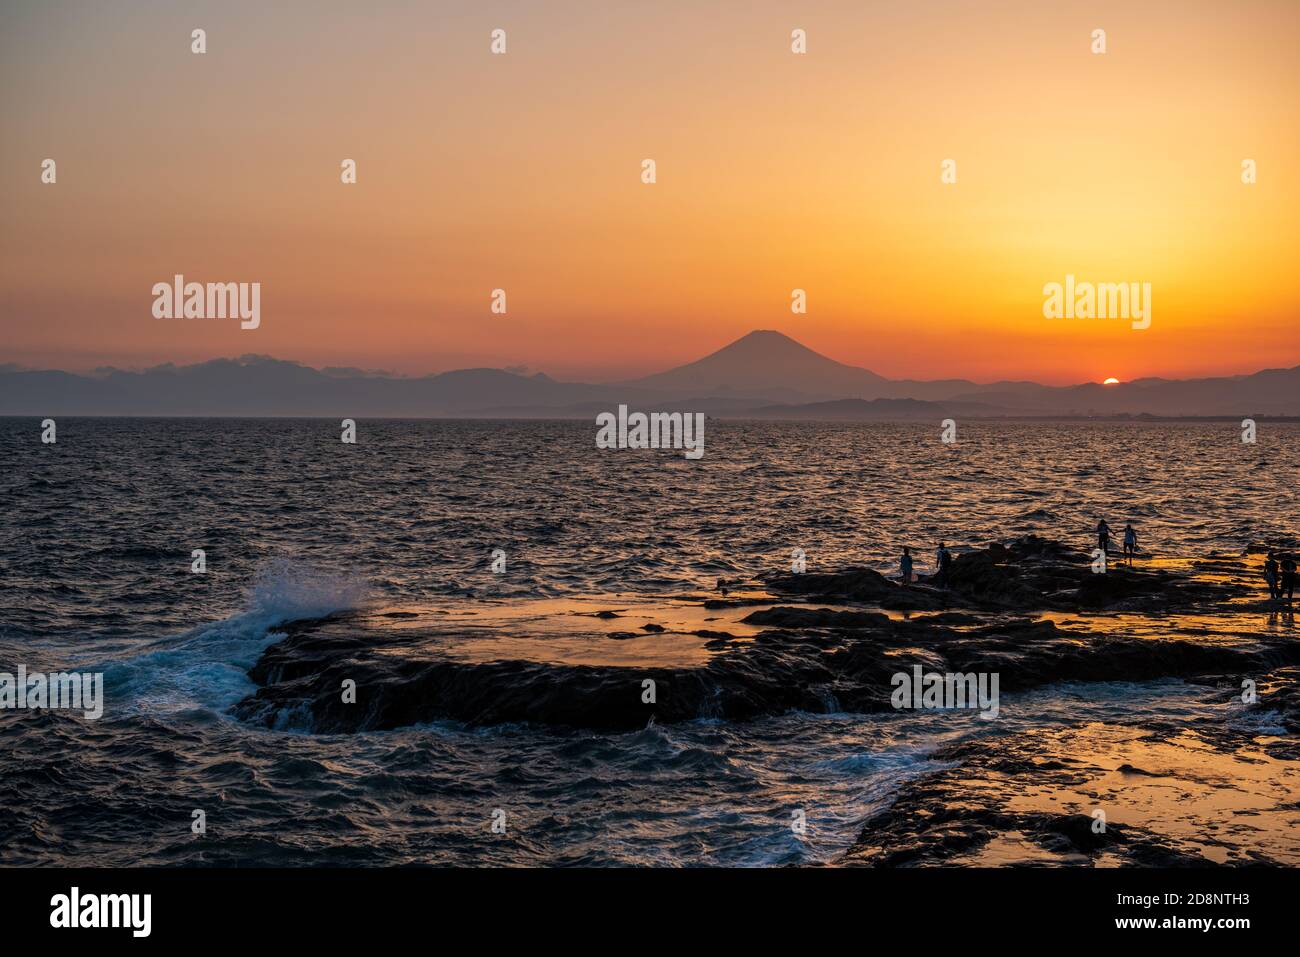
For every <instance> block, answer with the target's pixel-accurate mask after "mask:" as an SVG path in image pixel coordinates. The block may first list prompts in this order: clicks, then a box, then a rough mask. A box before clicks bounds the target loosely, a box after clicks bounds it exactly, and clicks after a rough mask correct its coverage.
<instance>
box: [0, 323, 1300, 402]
mask: <svg viewBox="0 0 1300 957" xmlns="http://www.w3.org/2000/svg"><path fill="white" fill-rule="evenodd" d="M620 403H624V404H627V405H628V406H631V407H633V408H634V409H641V410H644V411H673V410H681V411H690V412H704V413H706V414H708V415H713V416H718V417H732V418H769V419H840V420H842V419H884V420H906V419H926V420H932V419H934V418H936V417H938V418H943V417H946V416H962V417H965V418H972V417H1018V416H1113V415H1140V416H1159V417H1170V416H1243V417H1245V416H1295V415H1300V366H1294V367H1292V368H1289V369H1267V370H1265V371H1263V372H1256V373H1254V374H1253V375H1238V376H1225V377H1220V378H1208V379H1137V380H1135V381H1133V382H1125V383H1120V384H1118V385H1110V386H1102V385H1098V384H1095V383H1084V384H1082V385H1074V386H1045V385H1039V384H1038V383H1034V382H993V383H987V384H983V385H981V384H978V383H975V382H969V381H967V380H965V379H946V380H940V381H929V382H922V381H911V380H900V379H886V378H884V377H883V376H880V375H877V374H876V373H874V372H871V371H870V370H868V369H861V368H858V367H856V366H850V365H845V364H843V363H841V362H836V361H835V360H833V359H829V358H827V357H826V356H823V355H821V354H819V353H817V352H814V351H813V350H811V349H809V348H807V347H806V346H804V345H801V344H800V343H798V342H796V341H794V340H793V339H791V338H790V337H789V336H786V335H782V334H781V333H779V332H771V331H755V332H751V333H749V334H748V335H746V336H743V337H741V338H740V339H737V340H736V341H735V342H733V343H731V344H730V345H728V346H726V347H724V348H722V349H719V350H718V351H717V352H714V353H712V354H710V355H707V356H705V357H704V358H702V359H699V360H697V361H695V362H691V363H688V364H687V365H683V366H678V367H677V368H675V369H669V370H668V371H666V372H660V373H658V374H656V375H651V376H646V377H645V378H641V379H636V380H633V381H631V382H624V383H614V384H605V385H593V384H585V383H577V382H558V381H556V380H554V379H552V378H550V377H548V376H546V375H542V374H540V373H539V374H537V375H532V376H526V375H518V374H515V373H513V372H507V371H504V370H501V369H461V370H458V371H455V372H444V373H440V374H438V375H428V376H418V377H400V376H390V375H386V374H383V373H373V372H365V371H362V370H359V369H313V368H310V367H308V366H304V365H301V364H299V363H296V362H288V361H285V360H281V359H272V358H269V357H266V356H244V357H242V358H239V359H214V360H212V361H210V362H202V363H198V364H196V365H190V366H174V365H170V364H169V365H163V366H157V367H154V368H152V369H148V370H145V371H143V372H125V371H122V370H119V369H107V370H101V371H99V372H96V373H94V374H90V375H74V374H72V373H68V372H57V371H37V370H28V369H19V368H16V367H13V366H0V415H39V416H47V415H141V416H143V415H194V416H226V415H229V416H329V417H335V416H337V417H340V418H343V417H353V418H355V417H359V416H369V417H381V416H385V417H412V418H419V417H464V418H493V417H496V418H515V417H521V418H587V417H589V416H594V415H595V414H596V413H597V412H603V411H608V410H613V409H614V408H615V407H616V406H617V405H619V404H620Z"/></svg>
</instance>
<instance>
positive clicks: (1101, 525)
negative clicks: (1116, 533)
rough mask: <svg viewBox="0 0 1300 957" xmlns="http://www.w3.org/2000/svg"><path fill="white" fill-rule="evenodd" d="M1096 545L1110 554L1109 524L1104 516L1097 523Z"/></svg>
mask: <svg viewBox="0 0 1300 957" xmlns="http://www.w3.org/2000/svg"><path fill="white" fill-rule="evenodd" d="M1097 547H1098V548H1100V549H1101V550H1102V551H1103V552H1105V553H1106V554H1107V555H1109V554H1110V526H1109V525H1107V524H1106V520H1105V519H1104V518H1103V519H1102V520H1101V521H1100V522H1098V523H1097Z"/></svg>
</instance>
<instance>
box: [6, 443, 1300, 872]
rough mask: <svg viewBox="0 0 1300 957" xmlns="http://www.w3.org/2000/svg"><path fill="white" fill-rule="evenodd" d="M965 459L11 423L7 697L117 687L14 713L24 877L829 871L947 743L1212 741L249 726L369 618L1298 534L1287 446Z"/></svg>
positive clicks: (15, 798) (9, 773)
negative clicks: (1003, 548)
mask: <svg viewBox="0 0 1300 957" xmlns="http://www.w3.org/2000/svg"><path fill="white" fill-rule="evenodd" d="M959 428H960V431H959V435H958V441H957V443H956V444H955V445H945V444H943V443H942V442H941V441H940V437H939V429H938V427H937V425H935V426H929V425H924V426H922V425H885V424H860V423H845V424H815V423H811V424H810V423H745V422H719V421H713V420H710V421H709V422H708V423H707V431H706V436H705V448H706V452H705V455H704V457H703V458H702V459H701V460H699V461H689V460H687V459H685V458H684V457H683V455H682V454H681V453H680V452H672V451H637V450H598V449H596V448H595V446H594V434H595V427H594V424H592V423H587V422H489V421H395V420H382V421H370V420H362V421H360V422H359V423H358V435H357V443H356V444H355V445H346V444H343V443H342V442H340V428H339V423H338V422H337V421H325V420H286V419H277V420H271V419H268V420H221V419H218V420H214V419H161V418H159V419H93V418H60V419H59V420H58V433H57V442H56V443H55V444H52V445H47V444H42V442H41V440H40V434H41V428H40V422H39V420H37V419H16V418H11V419H0V671H8V672H13V671H15V670H16V669H17V667H18V665H19V664H20V663H21V664H24V665H25V666H26V667H27V669H28V670H29V671H35V670H57V669H73V668H75V669H77V670H81V671H102V672H103V673H104V675H105V696H106V704H105V713H104V716H103V718H102V719H100V720H98V721H86V720H84V719H81V718H74V717H70V716H69V715H67V714H64V713H53V712H31V711H0V864H37V863H58V864H87V865H96V864H100V865H125V864H240V865H327V864H329V865H352V864H356V865H386V864H455V865H489V864H491V865H561V864H588V865H607V864H656V865H674V866H676V865H686V866H689V865H742V866H752V865H784V864H800V863H833V862H834V861H835V860H836V858H837V857H838V856H839V855H840V854H842V853H843V852H844V850H845V849H846V848H847V847H848V846H849V845H850V844H851V843H852V842H853V840H854V839H855V838H856V836H857V834H858V832H859V831H860V829H861V827H862V822H863V821H864V820H866V819H867V818H868V817H869V816H870V815H871V814H872V812H873V811H875V810H877V809H879V808H880V807H882V806H884V805H885V804H887V803H888V802H889V801H890V800H891V799H892V798H893V796H894V795H896V794H897V793H899V790H900V789H903V788H906V787H907V785H908V782H909V781H910V780H912V779H914V778H915V777H916V776H917V775H922V774H927V773H931V772H933V771H934V770H935V762H933V761H931V760H930V759H929V756H930V755H932V754H933V753H934V752H935V751H936V749H937V748H939V747H940V746H942V745H944V744H946V743H950V742H951V741H953V740H954V739H955V738H961V737H966V736H969V737H981V736H996V735H1001V734H1020V733H1024V732H1025V731H1026V730H1032V729H1037V728H1041V729H1059V728H1068V727H1071V726H1077V725H1079V724H1081V723H1083V724H1086V723H1111V724H1123V723H1124V722H1126V721H1131V720H1134V719H1135V716H1137V715H1140V716H1141V720H1143V721H1146V722H1148V723H1149V722H1151V721H1153V720H1155V721H1161V722H1167V723H1169V724H1171V725H1172V726H1179V725H1181V724H1187V725H1192V724H1194V723H1196V722H1203V721H1207V720H1215V719H1216V717H1215V716H1216V715H1218V717H1219V718H1222V717H1223V715H1222V709H1223V706H1222V704H1221V703H1219V702H1216V701H1214V700H1212V699H1211V698H1210V697H1207V695H1206V692H1205V689H1204V688H1201V687H1194V686H1190V685H1187V684H1184V683H1182V682H1178V681H1160V682H1149V683H1144V684H1094V685H1071V686H1052V687H1048V688H1045V689H1039V690H1037V691H1034V692H1032V693H1026V694H1023V695H1004V696H1003V701H1002V706H1001V710H1002V717H1001V719H1000V720H998V721H996V722H983V721H979V720H978V719H976V718H975V717H974V716H973V715H970V716H969V718H968V717H967V716H963V715H954V714H952V713H949V712H899V713H890V714H873V715H855V714H843V713H827V714H808V713H792V714H787V715H781V716H777V717H771V718H767V719H763V720H758V721H752V722H727V721H721V720H716V719H709V720H704V719H702V720H699V721H693V722H687V723H684V724H676V725H652V726H650V727H647V728H645V729H644V730H641V731H638V732H635V733H626V734H606V733H595V732H591V731H575V730H559V729H554V728H545V727H529V726H517V725H515V726H497V727H479V728H467V727H464V726H460V725H457V724H454V723H439V724H432V725H421V726H416V727H408V728H403V729H399V730H394V731H384V732H367V733H361V734H351V735H316V734H312V733H309V732H304V731H300V730H289V731H272V730H268V729H266V728H261V727H252V726H249V725H246V724H243V723H241V722H239V721H237V720H236V719H234V718H232V717H231V716H229V715H228V713H227V710H228V709H229V708H230V707H231V706H232V705H233V704H234V703H235V702H237V701H239V700H240V699H241V698H243V697H244V696H246V695H248V694H250V693H252V692H253V691H255V690H256V686H255V685H254V684H253V683H252V682H251V681H250V680H249V678H248V677H247V675H246V673H245V672H246V670H247V668H248V667H250V666H251V665H252V664H253V663H254V662H255V661H256V660H257V658H258V656H259V654H260V653H261V651H262V650H263V649H265V648H266V647H267V646H268V645H270V644H272V643H273V642H274V641H275V640H276V638H277V632H276V628H277V626H279V625H282V624H283V623H285V622H287V621H290V620H295V619H303V618H312V617H319V616H324V615H327V614H330V613H335V612H340V611H347V610H350V609H373V608H383V607H388V606H392V607H406V606H437V607H442V608H450V609H454V608H456V607H457V606H458V605H459V604H463V603H473V602H483V601H492V602H498V603H501V602H505V603H506V604H509V603H510V602H511V601H512V600H515V599H534V600H540V599H574V600H578V599H581V600H584V601H587V600H592V599H596V600H599V599H600V598H601V597H602V596H624V597H626V596H635V597H637V598H639V599H647V600H654V599H656V598H658V597H662V598H665V599H667V598H668V597H670V596H675V595H681V594H684V593H689V592H700V591H707V590H711V589H712V588H713V587H714V583H715V582H716V581H717V580H718V579H719V578H727V579H731V578H749V577H752V576H755V575H758V574H762V573H765V572H773V571H778V570H782V569H788V568H789V565H790V560H791V558H790V556H791V552H792V550H793V549H795V548H801V549H803V551H804V553H805V554H806V556H807V563H808V570H809V571H823V570H832V569H836V568H840V567H843V566H846V565H850V564H869V565H873V566H874V567H876V568H878V569H880V570H881V571H888V572H891V573H892V572H894V571H895V570H896V568H897V556H898V554H899V552H900V550H901V548H902V546H904V545H910V546H912V548H913V549H914V550H915V551H916V552H917V553H918V571H923V572H924V571H928V570H929V569H928V562H929V560H930V556H932V554H933V550H934V547H935V546H936V545H937V544H938V542H939V541H941V540H942V541H945V542H947V543H948V545H949V546H950V547H953V548H955V549H957V550H959V551H960V550H961V549H963V548H973V547H977V546H983V545H986V544H988V543H989V542H991V541H997V540H1005V539H1007V538H1010V537H1013V536H1016V535H1020V534H1023V533H1026V532H1035V533H1037V534H1040V535H1043V536H1046V537H1049V538H1054V539H1058V540H1061V541H1066V542H1071V543H1077V544H1091V541H1092V537H1093V533H1092V529H1093V528H1094V526H1095V525H1096V522H1097V519H1098V518H1099V517H1105V518H1106V519H1107V520H1108V521H1109V523H1110V525H1111V526H1112V528H1113V529H1115V530H1116V532H1117V533H1118V530H1119V529H1121V528H1123V526H1124V525H1125V523H1127V522H1132V523H1133V524H1134V525H1135V526H1136V527H1137V529H1138V531H1139V534H1140V536H1141V543H1142V547H1143V548H1144V549H1145V550H1147V551H1149V552H1151V553H1152V554H1153V555H1156V556H1182V557H1187V556H1206V555H1210V554H1214V553H1218V554H1231V555H1240V554H1242V552H1243V550H1244V549H1245V548H1246V547H1247V546H1248V545H1250V544H1251V543H1255V542H1260V541H1264V540H1267V539H1270V538H1278V537H1285V536H1294V535H1295V533H1296V499H1295V481H1296V476H1297V475H1298V474H1300V428H1297V427H1296V426H1295V425H1275V424H1270V423H1262V424H1261V426H1260V429H1259V439H1258V442H1257V443H1256V444H1254V445H1248V444H1243V443H1242V442H1241V440H1240V430H1239V428H1238V426H1237V425H1236V424H1235V423H1231V422H1224V423H1199V424H1176V425H1175V424H1156V423H1149V424H1136V423H1135V424H1113V423H1106V424H1091V423H1055V424H1053V423H1043V424H1038V423H1033V424H1030V423H1026V424H1019V423H999V424H978V423H963V424H961V425H960V426H959ZM194 549H203V550H204V551H205V553H206V562H207V571H206V573H203V574H195V573H193V572H191V560H192V559H191V552H192V550H194ZM494 549H502V550H504V552H505V555H506V558H507V572H506V573H505V574H504V575H494V574H493V573H492V571H491V568H490V565H491V562H492V553H493V550H494ZM1262 626H1263V622H1262V621H1261V627H1262ZM195 809H199V810H203V811H204V814H205V816H206V833H205V834H203V835H202V836H201V837H200V836H197V835H195V834H193V833H192V832H191V820H192V813H193V811H194V810H195ZM498 809H503V810H504V811H505V813H506V819H507V821H508V826H507V829H506V833H504V834H498V833H493V831H492V829H491V826H490V825H491V823H492V817H493V813H494V811H496V810H498ZM795 811H803V812H804V813H805V814H806V818H807V821H808V827H807V830H806V833H803V834H799V833H796V832H795V830H794V829H792V828H791V827H790V821H791V816H792V814H793V813H794V812H795Z"/></svg>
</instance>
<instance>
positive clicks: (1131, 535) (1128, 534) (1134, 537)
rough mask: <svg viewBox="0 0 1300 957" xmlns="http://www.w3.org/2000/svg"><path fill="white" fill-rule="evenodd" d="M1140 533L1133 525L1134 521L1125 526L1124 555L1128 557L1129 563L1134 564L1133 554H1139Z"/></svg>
mask: <svg viewBox="0 0 1300 957" xmlns="http://www.w3.org/2000/svg"><path fill="white" fill-rule="evenodd" d="M1137 547H1138V533H1137V529H1135V528H1134V527H1133V523H1132V522H1130V523H1129V524H1127V525H1125V526H1124V557H1125V558H1126V559H1128V562H1129V564H1130V565H1131V564H1133V556H1134V555H1135V554H1137Z"/></svg>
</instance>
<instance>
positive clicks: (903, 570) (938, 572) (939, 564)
mask: <svg viewBox="0 0 1300 957" xmlns="http://www.w3.org/2000/svg"><path fill="white" fill-rule="evenodd" d="M912 567H913V562H912V550H911V549H910V548H908V547H907V546H906V545H904V546H903V557H902V558H900V559H899V560H898V577H899V579H900V580H901V581H902V582H903V584H907V583H908V582H910V581H911V580H912ZM951 567H952V552H950V551H948V546H947V545H945V544H944V543H943V542H940V543H939V547H938V548H937V549H935V553H934V568H935V572H934V576H933V577H932V578H931V582H932V583H933V584H935V585H937V586H938V587H940V588H947V587H948V570H949V568H951Z"/></svg>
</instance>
